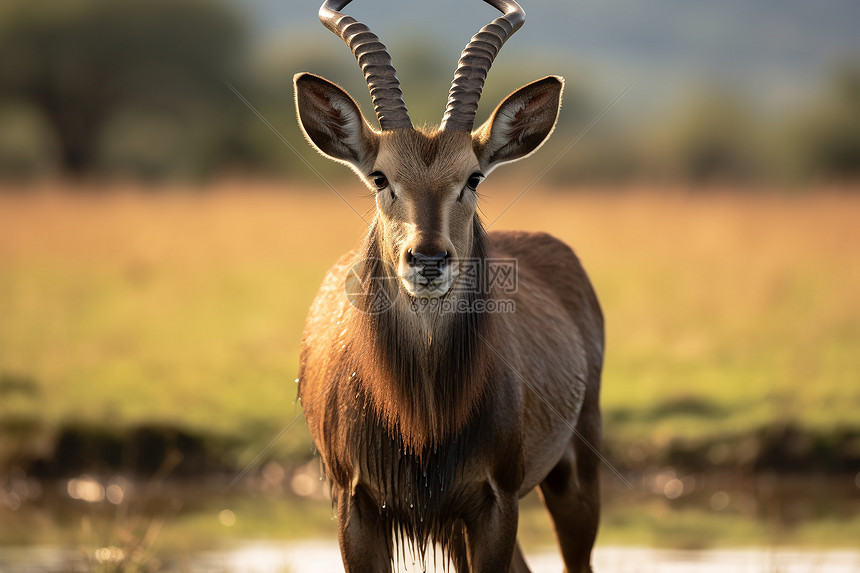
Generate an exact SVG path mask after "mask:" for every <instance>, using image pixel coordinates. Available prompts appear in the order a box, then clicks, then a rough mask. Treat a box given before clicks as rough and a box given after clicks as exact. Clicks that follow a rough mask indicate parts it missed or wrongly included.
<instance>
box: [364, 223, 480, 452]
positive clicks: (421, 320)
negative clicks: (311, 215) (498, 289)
mask: <svg viewBox="0 0 860 573" xmlns="http://www.w3.org/2000/svg"><path fill="white" fill-rule="evenodd" d="M381 241H382V237H381V234H380V232H379V229H378V227H377V225H375V224H374V226H373V227H372V228H371V230H370V232H369V233H368V235H367V237H366V239H365V241H364V243H363V245H362V250H363V257H364V259H365V260H376V261H378V262H377V263H376V264H369V265H365V266H364V273H365V276H364V277H362V278H363V279H365V280H363V281H362V283H363V284H365V285H369V287H368V288H369V289H370V290H371V292H369V293H368V294H369V295H370V297H371V298H372V297H375V296H380V295H381V296H385V297H388V298H387V299H388V300H395V302H394V305H393V306H392V307H391V308H390V309H389V310H387V311H383V312H379V313H376V314H365V313H360V312H355V315H354V318H355V320H357V321H358V323H359V328H357V329H354V330H353V332H355V333H358V336H359V337H360V338H361V340H354V341H353V343H354V344H355V345H356V346H358V347H361V351H360V352H359V353H358V355H359V360H358V362H359V363H358V370H359V372H360V377H359V383H360V384H361V385H362V390H363V391H364V393H365V395H366V396H367V399H368V401H369V402H370V403H371V404H370V405H371V406H372V407H373V411H374V413H375V415H377V416H378V417H379V419H380V421H381V422H382V423H383V425H384V426H385V427H386V428H387V429H388V431H389V432H391V433H392V435H393V436H396V437H398V438H399V439H400V440H402V443H403V446H404V447H405V448H406V449H407V450H408V451H411V452H413V453H415V454H417V455H419V456H421V455H422V452H426V451H428V449H429V448H431V447H433V448H435V447H436V446H437V445H439V444H442V443H445V442H447V441H449V440H450V438H451V437H452V436H454V435H456V433H457V432H458V431H459V430H461V429H462V428H463V427H464V426H465V425H466V423H467V422H468V420H469V418H470V416H471V414H472V413H473V412H474V411H475V409H476V407H477V406H478V404H479V402H480V399H481V397H482V395H483V392H484V389H485V387H486V385H487V381H488V379H489V377H490V374H491V365H492V363H493V361H492V360H491V356H489V355H488V352H489V349H488V346H487V345H488V344H492V343H493V342H494V338H495V336H494V334H493V333H494V331H493V328H492V325H493V323H492V319H493V315H492V314H489V313H486V312H475V308H481V307H480V304H481V303H480V302H479V303H478V305H476V304H475V302H476V301H481V300H482V299H483V300H485V299H488V298H490V296H491V294H490V293H489V292H488V289H487V288H486V284H485V283H486V280H485V277H484V274H485V273H484V272H483V271H484V268H485V264H484V262H485V261H486V257H487V253H486V244H487V243H486V233H485V232H484V228H483V226H482V225H481V222H480V219H479V218H478V217H477V215H476V216H475V218H474V222H473V236H472V249H471V252H470V253H469V254H468V258H470V259H473V260H479V261H480V264H479V267H478V268H479V269H480V271H481V272H478V273H477V275H478V278H477V283H478V284H477V285H476V286H477V288H469V289H463V290H466V291H468V292H453V290H456V288H457V284H455V286H454V287H453V289H452V292H449V294H448V295H446V296H448V298H450V299H456V300H457V302H458V303H460V304H459V306H458V308H457V312H446V313H440V312H439V311H438V309H436V310H433V311H430V310H424V311H421V312H424V313H425V314H428V313H429V316H424V317H422V316H420V315H419V311H416V310H414V309H413V308H412V307H411V306H410V303H411V302H412V300H411V298H410V296H409V295H408V294H406V292H405V291H403V290H402V288H401V287H400V285H399V281H398V280H397V278H396V277H392V276H390V275H391V272H392V270H393V269H391V268H390V267H389V266H388V265H386V264H385V263H382V262H381V260H382V255H381V249H380V242H381ZM380 276H384V277H386V279H385V280H378V277H380ZM374 277H375V278H376V280H374ZM460 278H461V279H462V278H463V277H462V275H461V277H460ZM458 282H459V280H458ZM395 289H400V292H399V293H398V292H394V291H395ZM374 290H375V292H373V291H374ZM383 290H384V291H386V292H381V291H383ZM450 302H452V303H453V302H454V300H451V301H450ZM464 303H465V304H464ZM462 307H465V308H466V311H465V312H460V308H462Z"/></svg>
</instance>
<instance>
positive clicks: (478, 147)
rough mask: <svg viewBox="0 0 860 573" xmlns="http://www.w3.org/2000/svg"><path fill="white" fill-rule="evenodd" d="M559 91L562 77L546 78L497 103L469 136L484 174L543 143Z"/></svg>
mask: <svg viewBox="0 0 860 573" xmlns="http://www.w3.org/2000/svg"><path fill="white" fill-rule="evenodd" d="M563 89H564V78H562V77H561V76H547V77H545V78H543V79H542V80H538V81H536V82H532V83H530V84H527V85H525V86H523V87H521V88H520V89H518V90H517V91H515V92H514V93H512V94H511V95H509V96H508V97H507V98H505V100H504V101H503V102H502V103H500V104H499V107H497V108H496V110H495V111H494V112H493V115H491V116H490V118H489V119H488V120H487V121H486V122H484V125H482V126H481V127H479V128H478V129H477V130H475V131H474V132H473V133H472V145H473V147H474V150H475V155H477V157H478V161H479V162H480V164H481V170H482V171H483V172H484V173H489V172H490V171H491V170H492V169H493V168H495V167H496V166H498V165H501V164H502V163H508V162H509V161H516V160H517V159H522V158H523V157H526V156H528V155H530V154H532V153H534V152H535V151H536V150H537V149H538V148H539V147H540V146H541V145H542V144H543V142H544V141H546V140H547V138H548V137H549V135H550V134H551V133H552V130H553V129H555V123H556V121H557V120H558V112H559V110H560V109H561V92H562V90H563Z"/></svg>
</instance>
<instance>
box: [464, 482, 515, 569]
mask: <svg viewBox="0 0 860 573" xmlns="http://www.w3.org/2000/svg"><path fill="white" fill-rule="evenodd" d="M518 519H519V500H518V499H517V496H516V493H500V492H498V491H496V490H493V491H492V493H490V494H489V495H488V496H487V498H486V500H485V503H484V504H482V505H481V506H480V508H479V509H478V511H477V512H476V513H475V514H474V515H473V516H471V518H470V519H468V520H467V521H466V546H467V552H468V558H469V571H470V572H471V573H499V572H501V571H521V570H522V569H521V567H520V562H521V561H522V558H520V559H518V560H517V562H516V563H513V557H514V550H515V548H516V546H517V521H518ZM512 563H513V565H512ZM525 571H528V569H525Z"/></svg>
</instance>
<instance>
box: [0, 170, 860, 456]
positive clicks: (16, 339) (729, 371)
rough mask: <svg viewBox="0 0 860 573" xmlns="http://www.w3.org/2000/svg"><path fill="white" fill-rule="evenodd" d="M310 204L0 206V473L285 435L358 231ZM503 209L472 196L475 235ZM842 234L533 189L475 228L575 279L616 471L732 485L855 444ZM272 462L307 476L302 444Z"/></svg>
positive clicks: (700, 203)
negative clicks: (676, 470)
mask: <svg viewBox="0 0 860 573" xmlns="http://www.w3.org/2000/svg"><path fill="white" fill-rule="evenodd" d="M310 187H312V189H310V190H307V191H304V192H302V191H299V190H296V189H294V188H289V187H287V188H285V189H282V188H275V186H272V185H260V184H247V185H246V184H240V183H234V184H221V185H218V186H216V187H215V188H214V189H211V190H209V191H210V192H208V193H200V192H197V191H194V190H182V189H179V190H173V192H166V191H162V192H155V193H148V194H147V193H141V192H138V191H135V190H134V189H122V190H119V191H118V192H115V193H110V194H106V193H102V194H98V193H96V194H92V193H77V194H75V193H68V192H64V191H67V190H63V189H58V188H55V187H51V186H46V188H45V189H42V190H41V191H39V192H36V193H29V194H13V193H6V194H0V399H2V400H0V419H2V420H4V422H3V431H4V432H5V436H6V439H4V440H3V442H0V444H2V446H0V455H5V456H11V455H13V454H14V453H15V452H18V453H20V451H21V450H22V449H24V450H28V449H29V450H33V451H39V448H42V450H44V449H45V448H50V439H51V436H52V435H53V434H52V433H55V432H56V431H57V429H58V428H60V427H61V426H63V425H64V424H87V425H95V426H104V427H106V428H110V429H122V428H125V427H129V426H134V425H140V424H152V423H159V424H166V425H171V426H177V427H181V428H185V429H188V430H189V431H192V432H201V433H205V434H206V435H216V436H225V437H228V438H229V439H231V440H233V441H235V442H236V443H238V444H239V449H238V450H237V452H238V453H237V454H236V456H237V461H238V462H239V463H241V462H243V461H245V460H248V459H250V458H251V457H253V455H254V454H255V453H256V452H257V451H259V449H260V448H261V447H262V446H263V445H265V444H266V443H267V442H268V441H269V440H270V439H271V438H272V437H273V436H274V435H275V434H276V433H277V432H278V431H279V430H280V429H281V428H282V427H284V426H285V425H286V424H287V423H288V422H290V421H291V420H292V419H293V418H294V417H295V416H297V415H298V414H299V410H298V409H297V407H296V405H295V404H294V398H295V385H294V384H293V380H294V378H295V373H296V367H297V354H298V347H299V342H300V336H301V330H302V323H303V320H304V315H305V312H306V309H307V307H308V305H309V303H310V301H311V299H312V297H313V294H314V292H315V290H316V287H317V285H318V284H319V282H320V280H321V279H322V276H323V274H324V272H325V270H326V268H327V267H328V266H329V265H330V264H331V263H332V262H333V261H334V260H335V259H336V258H337V257H338V256H339V255H340V254H341V253H342V252H344V251H345V250H347V249H348V248H350V247H351V246H353V245H354V244H355V243H356V242H357V240H358V238H359V237H360V236H361V234H362V231H363V228H364V223H363V222H362V220H361V219H360V218H359V217H358V216H357V215H356V214H355V213H354V212H353V211H352V210H350V208H349V207H348V206H346V205H345V204H344V203H343V202H342V201H341V200H340V199H339V198H338V197H337V196H335V195H334V194H333V193H331V191H329V190H328V189H326V188H324V187H323V186H322V185H321V184H319V185H317V184H312V185H310ZM342 187H343V189H341V191H342V193H343V194H344V197H345V198H346V199H347V201H349V202H350V203H351V204H352V205H354V206H355V208H356V209H357V210H358V211H359V212H362V213H364V212H365V211H366V210H367V209H369V208H370V207H371V202H370V200H369V199H368V198H367V196H366V194H365V191H364V190H363V189H358V186H357V184H353V183H350V184H343V185H342ZM519 189H520V188H519V187H517V186H516V185H515V184H509V186H508V187H506V188H505V187H501V186H499V184H497V183H494V182H492V181H490V182H488V183H487V184H486V186H485V187H482V192H483V193H484V198H483V200H484V203H483V206H482V210H483V212H484V214H485V218H486V220H487V221H492V220H493V219H495V217H496V215H497V214H498V213H500V212H501V211H502V210H503V209H504V208H505V206H506V205H507V204H508V203H509V201H510V200H511V199H512V198H513V197H514V196H515V195H516V194H517V193H518V191H519ZM858 220H860V195H857V194H854V195H851V194H839V193H836V192H828V191H826V190H820V191H818V192H815V193H808V194H802V195H787V194H784V193H778V192H776V191H773V192H768V191H756V192H747V193H740V192H738V193H725V192H721V191H718V190H717V191H713V192H710V193H707V194H704V193H702V194H695V193H684V192H681V191H677V190H676V191H673V192H657V191H654V190H650V189H638V190H634V191H625V190H578V191H577V192H576V193H563V192H561V191H558V190H556V191H555V192H552V191H548V190H539V189H535V190H532V191H530V192H529V193H528V194H527V195H525V196H524V197H523V198H522V199H521V200H520V201H519V202H518V203H517V204H516V205H515V206H514V207H513V208H512V209H511V210H510V211H508V212H507V213H506V214H505V215H504V216H503V217H502V218H501V219H500V220H499V221H498V222H497V223H495V224H494V226H493V228H494V229H505V228H524V229H534V230H538V229H540V230H546V231H549V232H551V233H553V234H556V235H557V236H559V237H561V238H562V239H564V240H565V241H567V242H568V243H569V244H571V245H572V246H573V247H574V248H575V250H576V251H577V252H578V254H579V255H580V257H581V258H582V259H583V261H584V264H585V266H586V269H587V270H588V271H589V273H590V275H591V277H592V280H593V282H594V283H595V286H596V289H597V292H598V294H599V296H600V298H601V301H602V304H603V306H604V310H605V313H606V319H607V327H608V343H607V349H608V351H607V357H606V366H605V376H604V386H603V407H604V411H605V413H606V434H607V437H608V440H609V443H610V445H611V446H612V448H613V449H612V453H613V455H614V456H615V457H616V459H618V460H619V461H621V462H626V463H629V464H633V465H635V463H636V462H637V460H642V459H646V460H647V459H650V458H651V457H652V456H654V455H656V454H659V452H660V451H662V450H663V449H665V448H667V447H669V446H670V445H671V444H678V443H681V444H694V445H695V444H697V443H702V444H711V445H713V444H714V443H717V442H719V441H721V440H728V441H729V442H730V443H732V444H734V445H732V447H731V449H730V450H729V451H728V452H725V451H720V450H719V449H717V451H715V452H712V453H713V456H711V457H712V458H713V459H712V461H714V462H715V463H717V462H720V461H721V460H722V461H723V462H725V463H733V462H743V461H744V459H745V458H744V456H747V457H749V455H750V452H749V449H750V448H753V450H755V448H756V447H758V446H757V445H756V444H755V443H753V444H752V445H750V444H747V443H745V442H744V437H745V436H750V435H753V433H754V432H757V431H760V430H762V429H766V428H770V427H781V426H785V425H789V426H797V427H799V428H801V429H803V430H807V431H810V432H813V433H815V434H816V435H824V436H827V435H831V434H838V433H839V432H842V431H844V430H846V429H847V430H851V431H855V432H856V430H858V429H860V384H858V372H860V225H858V224H857V222H858ZM731 440H735V441H734V442H732V441H731ZM854 447H858V445H857V444H855V445H854ZM712 449H713V448H712ZM274 451H275V454H274V455H276V456H289V455H293V456H296V457H307V456H309V455H310V454H311V451H312V450H311V446H310V444H309V442H308V440H307V434H306V432H305V430H304V428H303V426H302V424H301V423H298V424H297V425H296V427H294V428H293V429H292V430H291V431H290V432H288V433H287V434H286V435H285V436H284V438H283V439H282V440H281V441H280V442H279V443H278V445H277V447H276V449H275V450H274ZM754 453H755V452H753V454H754ZM0 459H2V458H0Z"/></svg>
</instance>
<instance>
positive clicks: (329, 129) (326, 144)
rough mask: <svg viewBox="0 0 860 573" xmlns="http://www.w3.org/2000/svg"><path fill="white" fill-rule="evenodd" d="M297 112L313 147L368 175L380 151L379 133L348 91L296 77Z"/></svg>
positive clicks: (310, 76)
mask: <svg viewBox="0 0 860 573" xmlns="http://www.w3.org/2000/svg"><path fill="white" fill-rule="evenodd" d="M293 83H294V84H295V89H296V113H297V114H298V117H299V125H300V126H301V128H302V131H303V132H304V134H305V137H306V138H307V140H308V142H309V143H310V144H311V146H312V147H313V148H314V149H316V150H317V151H319V152H320V153H322V154H323V155H325V156H326V157H328V158H329V159H333V160H335V161H338V162H340V163H346V164H347V165H349V166H351V167H353V168H355V169H357V170H358V171H359V172H360V173H361V174H366V173H367V171H369V170H370V169H371V168H372V167H373V162H374V161H375V160H376V153H377V150H378V141H377V134H376V132H375V131H374V130H373V128H371V127H370V125H369V124H368V123H367V121H366V120H365V119H364V116H363V115H362V114H361V110H360V109H358V104H356V103H355V100H353V99H352V98H351V97H350V95H349V94H348V93H346V91H345V90H344V89H343V88H341V87H340V86H338V85H335V84H333V83H332V82H330V81H328V80H327V79H325V78H321V77H319V76H315V75H313V74H307V73H304V74H296V75H295V76H294V77H293Z"/></svg>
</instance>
